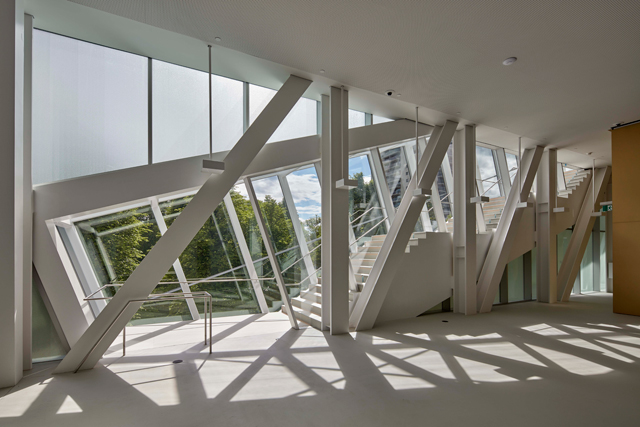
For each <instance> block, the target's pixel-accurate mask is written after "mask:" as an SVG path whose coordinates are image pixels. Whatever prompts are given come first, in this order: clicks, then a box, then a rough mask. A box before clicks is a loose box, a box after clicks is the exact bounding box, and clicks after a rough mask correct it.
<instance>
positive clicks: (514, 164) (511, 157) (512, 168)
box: [506, 153, 518, 184]
mask: <svg viewBox="0 0 640 427" xmlns="http://www.w3.org/2000/svg"><path fill="white" fill-rule="evenodd" d="M506 156H507V167H508V168H509V178H510V179H511V183H512V184H513V181H514V180H515V179H516V174H517V173H518V156H516V155H515V154H511V153H506Z"/></svg>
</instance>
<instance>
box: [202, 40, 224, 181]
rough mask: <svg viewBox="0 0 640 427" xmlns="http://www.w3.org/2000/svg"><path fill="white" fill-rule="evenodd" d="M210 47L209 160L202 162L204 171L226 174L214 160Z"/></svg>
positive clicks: (220, 164)
mask: <svg viewBox="0 0 640 427" xmlns="http://www.w3.org/2000/svg"><path fill="white" fill-rule="evenodd" d="M208 47H209V158H208V159H204V160H202V171H203V172H208V173H222V172H224V162H220V161H218V160H213V105H212V104H213V96H212V90H211V45H208Z"/></svg>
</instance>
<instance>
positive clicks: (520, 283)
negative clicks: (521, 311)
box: [507, 256, 524, 302]
mask: <svg viewBox="0 0 640 427" xmlns="http://www.w3.org/2000/svg"><path fill="white" fill-rule="evenodd" d="M507 272H508V280H509V302H514V301H522V300H524V257H522V256H520V257H518V258H516V259H514V260H513V261H511V262H510V263H509V264H508V268H507Z"/></svg>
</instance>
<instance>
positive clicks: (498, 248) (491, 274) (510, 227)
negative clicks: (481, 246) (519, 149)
mask: <svg viewBox="0 0 640 427" xmlns="http://www.w3.org/2000/svg"><path fill="white" fill-rule="evenodd" d="M543 150H544V149H543V148H542V147H540V146H536V147H535V148H533V149H529V150H526V151H525V154H524V156H523V159H522V163H521V168H520V169H518V174H517V175H516V178H517V179H520V176H519V175H520V174H521V173H523V174H524V179H523V180H522V187H521V192H520V193H519V192H518V191H517V188H518V187H515V186H514V187H513V189H512V190H515V191H511V192H510V193H509V195H508V196H507V200H506V202H505V205H504V210H503V211H502V215H501V217H500V222H499V223H498V228H497V229H496V231H495V233H494V235H493V239H492V240H491V245H490V246H489V251H488V252H487V257H486V259H485V261H484V265H483V266H482V271H481V272H480V277H479V279H478V288H477V292H478V301H477V307H478V312H480V313H487V312H489V311H491V308H492V307H493V300H494V298H495V296H496V292H498V289H499V286H500V280H501V279H502V274H503V273H504V269H505V267H506V266H507V261H508V258H509V253H510V252H511V247H512V246H513V242H514V240H515V238H516V237H517V232H518V227H519V226H520V220H521V219H522V214H523V213H524V209H531V208H525V207H518V206H519V205H521V206H522V202H521V200H524V201H526V200H528V198H529V193H530V192H531V186H532V185H533V179H534V178H535V176H536V172H537V171H538V165H539V164H540V159H541V158H542V152H543Z"/></svg>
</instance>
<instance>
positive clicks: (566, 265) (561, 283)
mask: <svg viewBox="0 0 640 427" xmlns="http://www.w3.org/2000/svg"><path fill="white" fill-rule="evenodd" d="M592 173H595V178H594V179H593V180H592V181H591V182H589V188H588V190H587V194H586V195H585V196H584V201H583V202H582V206H581V207H580V212H579V213H578V218H577V219H576V223H575V225H574V226H573V233H571V240H569V246H567V251H566V252H565V254H564V258H563V259H562V265H561V266H560V271H559V272H558V299H561V300H562V301H564V302H566V301H569V297H570V296H571V289H572V288H573V283H574V282H575V280H576V277H577V276H578V273H579V272H580V261H581V260H582V257H583V256H584V253H585V251H586V249H587V245H588V244H589V237H590V235H591V230H592V229H593V224H594V223H595V221H596V220H599V219H600V217H596V216H592V215H591V214H592V213H593V212H594V210H595V211H596V212H597V211H599V210H600V202H602V201H603V199H604V193H605V191H606V189H607V185H608V184H609V178H610V177H611V167H610V166H607V167H606V168H601V169H596V170H595V171H593V172H592ZM594 181H595V186H596V188H595V192H594V191H593V184H594ZM594 195H595V200H594Z"/></svg>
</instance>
